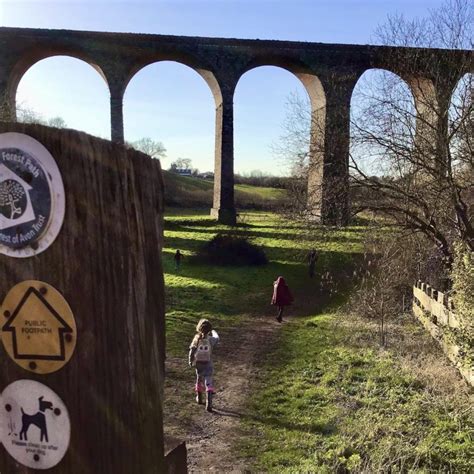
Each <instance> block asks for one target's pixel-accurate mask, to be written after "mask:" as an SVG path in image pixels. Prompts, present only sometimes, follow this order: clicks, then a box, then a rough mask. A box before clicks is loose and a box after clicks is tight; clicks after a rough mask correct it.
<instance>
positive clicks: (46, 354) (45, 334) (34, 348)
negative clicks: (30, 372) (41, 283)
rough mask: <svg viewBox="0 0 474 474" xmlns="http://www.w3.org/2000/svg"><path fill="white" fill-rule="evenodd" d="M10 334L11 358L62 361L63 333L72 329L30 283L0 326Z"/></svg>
mask: <svg viewBox="0 0 474 474" xmlns="http://www.w3.org/2000/svg"><path fill="white" fill-rule="evenodd" d="M2 330H3V331H5V332H11V333H12V343H13V344H12V345H13V355H14V357H15V359H37V360H60V361H64V360H65V359H66V356H65V346H64V334H66V333H72V332H73V329H72V328H71V327H70V326H69V325H68V324H67V323H66V321H64V319H63V318H62V317H61V316H60V315H59V314H58V312H57V311H56V310H55V309H54V308H53V307H52V306H51V305H50V304H49V302H48V301H47V300H46V298H45V297H44V296H43V295H42V294H41V293H40V292H39V291H38V290H37V289H36V288H33V287H32V286H30V287H29V288H28V289H27V290H26V292H25V294H24V295H23V297H22V299H21V301H20V302H19V304H18V306H17V307H16V309H15V311H14V312H13V314H12V316H11V317H10V319H9V320H8V321H7V322H6V324H5V325H4V326H3V328H2Z"/></svg>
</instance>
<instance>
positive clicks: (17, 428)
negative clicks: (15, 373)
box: [0, 380, 71, 469]
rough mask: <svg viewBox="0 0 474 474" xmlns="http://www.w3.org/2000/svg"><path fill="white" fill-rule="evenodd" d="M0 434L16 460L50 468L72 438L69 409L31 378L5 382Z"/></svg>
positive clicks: (1, 401)
mask: <svg viewBox="0 0 474 474" xmlns="http://www.w3.org/2000/svg"><path fill="white" fill-rule="evenodd" d="M0 437H1V441H2V443H3V445H4V446H5V449H6V450H7V451H8V453H9V454H10V456H12V457H13V458H14V459H15V460H16V461H17V462H19V463H20V464H23V465H24V466H28V467H31V468H34V469H50V468H51V467H53V466H56V464H58V463H59V462H60V461H61V459H62V458H63V457H64V455H65V454H66V451H67V449H68V447H69V440H70V438H71V423H70V421H69V413H68V411H67V408H66V406H65V405H64V403H63V401H62V400H61V399H60V398H59V396H58V395H57V394H56V393H54V392H53V391H52V390H51V389H50V388H49V387H47V386H46V385H43V384H42V383H39V382H36V381H34V380H17V381H16V382H13V383H11V384H10V385H8V387H7V388H5V390H4V391H3V393H2V396H1V400H0Z"/></svg>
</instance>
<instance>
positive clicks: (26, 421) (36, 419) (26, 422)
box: [20, 397, 53, 443]
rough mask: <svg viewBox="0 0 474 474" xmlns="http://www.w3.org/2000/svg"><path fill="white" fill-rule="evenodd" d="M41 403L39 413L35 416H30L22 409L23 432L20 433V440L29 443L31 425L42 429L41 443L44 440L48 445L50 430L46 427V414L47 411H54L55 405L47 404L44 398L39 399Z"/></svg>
mask: <svg viewBox="0 0 474 474" xmlns="http://www.w3.org/2000/svg"><path fill="white" fill-rule="evenodd" d="M38 401H39V411H38V412H37V413H35V414H34V415H28V413H25V412H24V411H23V408H21V423H22V426H21V431H20V439H24V440H25V441H28V437H27V434H28V429H29V427H30V425H35V426H37V427H38V428H39V429H40V433H41V434H40V441H43V438H44V439H45V440H46V442H47V443H48V429H47V427H46V416H45V414H44V412H45V411H46V410H52V409H53V404H52V403H51V402H47V401H46V400H43V397H39V398H38Z"/></svg>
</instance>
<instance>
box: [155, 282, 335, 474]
mask: <svg viewBox="0 0 474 474" xmlns="http://www.w3.org/2000/svg"><path fill="white" fill-rule="evenodd" d="M328 297H329V295H324V296H323V294H322V293H321V292H320V291H317V290H315V286H313V288H312V291H309V292H308V291H304V290H302V291H298V292H297V293H296V294H295V300H296V302H295V304H294V305H293V306H292V307H291V309H290V310H288V316H284V321H283V324H282V325H280V324H279V323H278V322H277V321H276V320H275V314H274V313H275V308H271V309H269V310H268V311H266V315H265V316H264V317H263V316H255V315H248V316H247V317H246V318H245V319H244V321H245V323H243V325H242V326H240V327H235V328H232V329H230V330H228V331H226V332H222V333H220V336H221V343H220V345H219V347H218V348H217V349H216V351H215V361H216V364H215V366H216V368H215V386H216V394H215V396H214V412H213V413H207V412H206V410H205V408H204V406H202V405H198V404H197V403H196V402H195V400H194V393H193V387H194V369H191V368H189V367H188V366H187V359H186V357H187V354H183V357H180V358H177V357H174V358H169V359H168V360H167V362H166V380H167V382H166V386H165V420H164V426H165V436H166V437H167V438H168V440H170V439H171V440H174V441H176V440H178V439H179V440H185V441H186V447H187V450H188V469H189V472H191V473H207V472H225V473H232V472H235V473H237V472H250V471H249V467H248V466H247V465H245V462H244V460H242V459H240V458H239V456H238V453H236V452H235V449H234V445H235V443H236V440H237V439H238V438H239V437H240V436H241V434H242V432H241V426H240V422H241V420H242V418H244V417H246V416H250V415H251V413H249V412H248V410H247V407H246V403H247V401H248V400H249V399H251V397H252V389H253V387H255V386H256V385H258V377H259V366H260V365H261V364H262V361H263V360H264V358H265V356H266V354H268V353H269V352H271V349H272V347H274V344H275V343H276V341H277V337H278V332H279V329H280V328H281V327H282V326H283V325H287V324H291V323H292V320H293V318H295V317H300V316H303V315H307V314H315V313H317V312H318V311H319V310H320V309H322V307H323V306H325V303H324V300H326V301H327V299H328Z"/></svg>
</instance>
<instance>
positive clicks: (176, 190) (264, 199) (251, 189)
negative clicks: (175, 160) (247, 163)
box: [163, 171, 287, 210]
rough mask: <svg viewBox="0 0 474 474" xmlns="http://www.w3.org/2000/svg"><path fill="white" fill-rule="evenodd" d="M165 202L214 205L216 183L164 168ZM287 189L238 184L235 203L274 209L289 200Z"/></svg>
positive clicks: (174, 204)
mask: <svg viewBox="0 0 474 474" xmlns="http://www.w3.org/2000/svg"><path fill="white" fill-rule="evenodd" d="M163 179H164V182H165V203H166V205H168V206H175V207H198V208H203V207H212V196H213V189H214V183H213V182H212V181H210V180H207V179H201V178H194V177H190V176H179V175H177V174H175V173H170V172H169V171H163ZM286 199H287V192H286V190H285V189H277V188H264V187H259V186H250V185H247V184H237V185H235V205H236V207H237V208H239V209H258V210H271V209H276V208H278V207H281V206H283V205H284V204H285V201H286Z"/></svg>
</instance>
